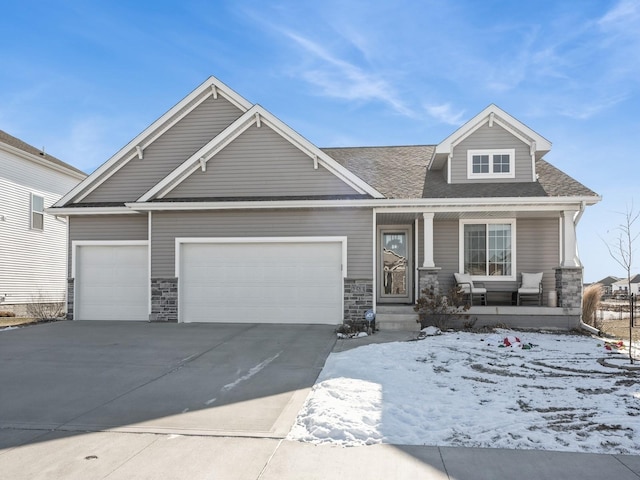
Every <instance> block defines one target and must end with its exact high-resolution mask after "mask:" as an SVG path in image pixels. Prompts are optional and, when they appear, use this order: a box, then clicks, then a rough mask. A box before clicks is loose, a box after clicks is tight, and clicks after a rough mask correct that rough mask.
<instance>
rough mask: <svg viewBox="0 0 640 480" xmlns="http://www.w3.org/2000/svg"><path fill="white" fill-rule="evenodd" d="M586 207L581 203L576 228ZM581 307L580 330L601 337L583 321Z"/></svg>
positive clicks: (599, 333)
mask: <svg viewBox="0 0 640 480" xmlns="http://www.w3.org/2000/svg"><path fill="white" fill-rule="evenodd" d="M585 206H586V205H585V202H580V210H579V211H578V213H577V215H576V218H574V219H573V225H574V226H576V227H577V226H578V222H580V219H581V218H582V214H583V213H584V209H585ZM578 258H579V257H578ZM580 263H582V262H580ZM583 301H584V299H583ZM580 307H581V308H580V328H582V329H583V330H586V331H587V332H589V333H592V334H594V335H598V336H600V335H601V332H600V330H598V329H597V328H595V327H592V326H591V325H587V324H586V323H584V321H583V320H582V305H581V306H580Z"/></svg>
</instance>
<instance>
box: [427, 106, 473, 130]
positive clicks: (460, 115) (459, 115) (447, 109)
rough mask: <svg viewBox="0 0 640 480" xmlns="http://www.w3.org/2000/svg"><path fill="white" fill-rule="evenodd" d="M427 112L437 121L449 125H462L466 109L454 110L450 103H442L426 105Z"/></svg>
mask: <svg viewBox="0 0 640 480" xmlns="http://www.w3.org/2000/svg"><path fill="white" fill-rule="evenodd" d="M424 109H425V110H426V112H427V113H428V114H429V115H430V116H431V117H433V118H435V119H436V120H437V121H439V122H442V123H446V124H447V125H454V126H456V127H457V126H460V125H461V124H462V123H463V121H464V120H465V117H464V114H465V111H464V110H458V111H456V112H454V111H453V107H452V106H451V104H450V103H443V104H440V105H425V107H424Z"/></svg>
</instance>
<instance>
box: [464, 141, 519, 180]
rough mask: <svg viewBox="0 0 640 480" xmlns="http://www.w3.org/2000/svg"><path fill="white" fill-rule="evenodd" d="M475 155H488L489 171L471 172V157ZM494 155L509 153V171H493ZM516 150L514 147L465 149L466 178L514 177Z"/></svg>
mask: <svg viewBox="0 0 640 480" xmlns="http://www.w3.org/2000/svg"><path fill="white" fill-rule="evenodd" d="M475 155H488V156H489V172H488V173H473V157H474V156H475ZM494 155H509V171H508V172H494V171H493V156H494ZM515 158H516V150H515V148H500V149H485V150H467V178H469V179H472V178H473V179H476V178H485V179H486V178H492V179H496V178H515V176H516V162H515Z"/></svg>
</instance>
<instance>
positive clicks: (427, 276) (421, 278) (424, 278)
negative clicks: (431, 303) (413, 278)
mask: <svg viewBox="0 0 640 480" xmlns="http://www.w3.org/2000/svg"><path fill="white" fill-rule="evenodd" d="M440 270H442V269H441V268H440V267H419V268H418V290H419V291H418V295H419V296H421V295H422V291H423V290H424V289H431V288H433V293H434V295H439V294H440V281H439V280H438V274H439V273H440Z"/></svg>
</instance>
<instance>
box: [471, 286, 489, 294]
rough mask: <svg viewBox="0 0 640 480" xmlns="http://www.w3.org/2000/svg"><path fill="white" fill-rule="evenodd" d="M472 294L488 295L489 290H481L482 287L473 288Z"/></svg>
mask: <svg viewBox="0 0 640 480" xmlns="http://www.w3.org/2000/svg"><path fill="white" fill-rule="evenodd" d="M471 293H474V294H476V295H479V294H481V293H487V289H486V288H481V287H473V288H472V289H471Z"/></svg>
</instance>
